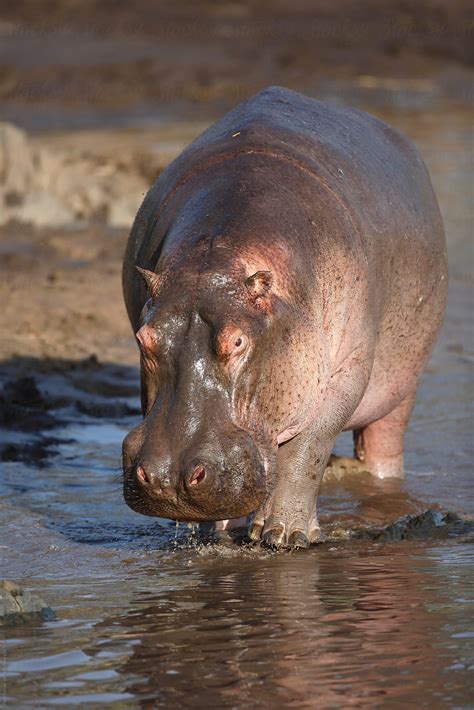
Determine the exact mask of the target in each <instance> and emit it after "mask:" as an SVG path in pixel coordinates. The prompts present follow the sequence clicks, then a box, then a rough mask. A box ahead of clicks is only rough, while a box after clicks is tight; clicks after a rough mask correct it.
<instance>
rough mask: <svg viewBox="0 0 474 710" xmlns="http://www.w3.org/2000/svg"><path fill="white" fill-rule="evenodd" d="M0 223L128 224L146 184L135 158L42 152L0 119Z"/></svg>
mask: <svg viewBox="0 0 474 710" xmlns="http://www.w3.org/2000/svg"><path fill="white" fill-rule="evenodd" d="M0 175H1V176H2V179H1V182H0V225H2V224H8V223H9V222H12V221H17V222H22V223H26V224H31V225H33V226H35V227H63V226H66V225H71V224H75V223H77V222H78V221H81V222H84V221H87V220H93V221H99V222H107V223H109V224H110V225H111V226H113V227H120V228H123V227H126V228H130V227H131V225H132V223H133V220H134V218H135V214H136V212H137V209H138V207H139V205H140V202H141V201H142V199H143V195H144V193H145V192H146V190H147V188H148V183H147V180H146V179H145V178H144V176H143V175H142V173H141V170H140V166H139V164H138V163H137V161H136V160H133V159H132V158H130V157H129V158H128V159H127V160H126V161H125V162H124V160H123V159H121V156H118V157H114V156H106V155H100V154H93V153H91V152H89V151H88V152H84V151H79V150H76V149H74V148H71V147H69V148H65V149H64V148H63V149H59V150H47V149H45V148H44V147H43V146H36V147H35V145H32V144H31V142H30V141H29V140H28V136H27V135H26V133H25V132H24V131H22V130H20V129H19V128H17V127H16V126H13V125H11V124H9V123H0Z"/></svg>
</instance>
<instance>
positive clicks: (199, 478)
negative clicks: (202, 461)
mask: <svg viewBox="0 0 474 710" xmlns="http://www.w3.org/2000/svg"><path fill="white" fill-rule="evenodd" d="M205 477H206V471H205V470H204V466H196V468H195V469H194V471H193V475H192V476H191V478H190V480H189V485H190V486H198V485H199V484H200V483H202V482H203V481H204V479H205Z"/></svg>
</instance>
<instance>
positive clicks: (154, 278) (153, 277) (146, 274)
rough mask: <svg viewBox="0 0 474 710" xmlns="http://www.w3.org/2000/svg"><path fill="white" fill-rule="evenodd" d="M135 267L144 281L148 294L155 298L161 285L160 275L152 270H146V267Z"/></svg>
mask: <svg viewBox="0 0 474 710" xmlns="http://www.w3.org/2000/svg"><path fill="white" fill-rule="evenodd" d="M135 268H136V270H137V271H138V273H139V274H140V276H141V277H142V279H143V280H144V282H145V283H146V286H147V289H148V290H149V292H150V296H151V297H152V298H156V296H157V295H158V292H159V290H160V287H161V276H159V275H158V274H155V273H154V272H153V271H148V269H142V268H141V266H135Z"/></svg>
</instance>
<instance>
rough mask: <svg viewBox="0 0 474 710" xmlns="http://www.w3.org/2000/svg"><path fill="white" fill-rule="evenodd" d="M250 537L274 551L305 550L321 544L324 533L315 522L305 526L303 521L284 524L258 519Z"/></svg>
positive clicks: (251, 527)
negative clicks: (302, 523)
mask: <svg viewBox="0 0 474 710" xmlns="http://www.w3.org/2000/svg"><path fill="white" fill-rule="evenodd" d="M249 537H250V539H251V540H253V541H254V542H261V543H262V544H263V545H264V546H265V547H269V548H271V549H272V550H278V549H289V550H305V549H306V548H308V547H309V546H310V545H312V544H313V543H316V542H320V541H321V540H322V533H321V529H320V527H319V525H318V524H317V523H316V521H314V520H311V521H308V523H307V524H306V525H305V526H303V525H301V521H294V522H291V523H284V522H281V521H278V522H277V521H273V520H272V519H269V520H267V521H265V522H263V521H262V520H261V519H258V518H257V517H256V518H255V520H254V521H253V523H252V525H251V526H250V529H249Z"/></svg>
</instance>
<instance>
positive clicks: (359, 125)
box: [123, 87, 447, 548]
mask: <svg viewBox="0 0 474 710" xmlns="http://www.w3.org/2000/svg"><path fill="white" fill-rule="evenodd" d="M123 287H124V294H125V302H126V306H127V311H128V314H129V318H130V321H131V324H132V327H133V329H134V332H135V333H136V338H137V342H138V345H139V348H140V354H141V397H142V409H143V415H144V418H143V420H142V422H141V423H140V424H139V425H138V426H137V427H136V428H134V429H133V430H132V431H131V432H130V433H129V434H128V436H127V437H126V438H125V441H124V446H123V469H124V496H125V499H126V501H127V503H128V505H129V506H130V507H131V508H133V509H134V510H136V511H138V512H140V513H143V514H146V515H156V516H161V517H166V518H171V519H173V520H183V521H196V522H197V521H222V520H229V519H235V518H238V517H240V516H249V518H248V520H249V535H250V537H251V538H252V539H254V540H262V541H263V542H264V543H266V544H267V545H270V546H272V547H290V548H296V547H307V546H308V545H309V544H310V543H313V542H316V541H318V539H320V537H321V533H320V528H319V525H318V522H317V516H316V501H317V495H318V489H319V486H320V483H321V479H322V476H323V474H324V470H325V467H326V464H327V461H328V459H329V456H330V454H331V451H332V448H333V445H334V442H335V439H336V437H337V436H338V434H339V433H340V432H342V431H344V430H353V432H354V443H355V455H356V457H357V458H358V459H360V460H361V461H363V462H364V467H365V468H366V470H369V471H371V472H372V473H373V474H374V475H375V476H377V477H380V478H384V477H393V476H395V477H401V476H403V439H404V433H405V430H406V427H407V424H408V420H409V417H410V413H411V410H412V408H413V404H414V400H415V392H416V386H417V382H418V380H419V378H420V375H421V373H422V371H423V368H424V366H425V364H426V361H427V359H428V357H429V355H430V352H431V349H432V347H433V344H434V341H435V339H436V335H437V333H438V330H439V327H440V325H441V322H442V319H443V314H444V310H445V302H446V291H447V263H446V247H445V240H444V230H443V224H442V220H441V216H440V213H439V209H438V205H437V202H436V198H435V195H434V193H433V189H432V186H431V183H430V179H429V176H428V173H427V171H426V168H425V166H424V164H423V161H422V160H421V158H420V156H419V155H418V153H417V151H416V150H415V148H414V147H413V145H412V144H411V143H410V141H408V140H407V139H406V138H405V137H404V136H402V135H401V134H400V133H398V132H397V131H395V130H394V129H393V128H391V127H389V126H388V125H386V124H385V123H383V122H382V121H379V120H377V119H376V118H374V117H372V116H370V115H368V114H366V113H363V112H361V111H357V110H354V109H350V108H346V107H340V106H334V105H330V104H326V103H322V102H320V101H316V100H314V99H311V98H307V97H305V96H302V95H301V94H298V93H295V92H293V91H289V90H287V89H283V88H278V87H271V88H268V89H265V90H264V91H261V92H260V93H258V94H257V95H256V96H254V97H252V98H250V99H249V100H247V101H245V102H244V103H242V104H240V105H239V106H237V107H236V108H235V109H234V110H232V111H231V112H230V113H228V114H227V115H225V116H224V117H223V118H222V119H221V120H219V121H218V122H217V123H215V124H214V125H213V126H211V128H209V129H208V130H207V131H206V132H205V133H203V134H202V135H201V136H200V137H199V138H197V139H196V140H195V141H194V142H193V143H192V144H191V145H190V146H189V147H188V148H186V150H184V152H183V153H181V155H180V156H179V157H178V158H177V159H176V160H175V161H174V162H173V163H171V164H170V165H169V166H168V167H167V169H166V170H165V171H164V172H163V173H162V174H161V175H160V177H159V178H158V180H157V181H156V182H155V184H154V185H153V186H152V188H151V189H150V191H149V192H148V194H147V195H146V197H145V199H144V202H143V204H142V206H141V208H140V210H139V212H138V214H137V217H136V220H135V222H134V225H133V228H132V231H131V235H130V238H129V241H128V245H127V248H126V254H125V260H124V269H123ZM250 514H252V515H251V516H250ZM221 525H222V524H221ZM224 525H225V524H224Z"/></svg>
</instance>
